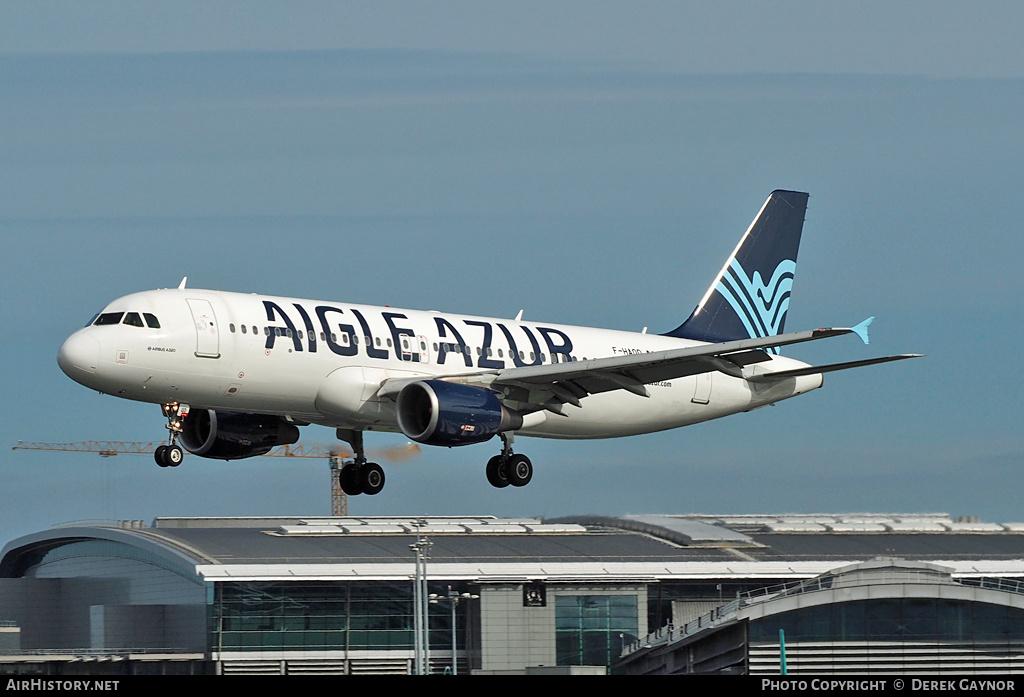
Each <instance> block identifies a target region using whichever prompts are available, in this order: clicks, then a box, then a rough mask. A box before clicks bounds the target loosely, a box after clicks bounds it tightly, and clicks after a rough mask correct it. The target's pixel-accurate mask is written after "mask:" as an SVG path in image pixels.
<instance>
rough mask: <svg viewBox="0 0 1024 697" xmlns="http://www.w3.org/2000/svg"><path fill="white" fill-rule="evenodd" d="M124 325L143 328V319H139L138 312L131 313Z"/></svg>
mask: <svg viewBox="0 0 1024 697" xmlns="http://www.w3.org/2000/svg"><path fill="white" fill-rule="evenodd" d="M124 323H125V324H127V325H129V326H132V327H141V326H142V318H141V317H139V313H138V312H129V313H128V314H127V315H125V316H124Z"/></svg>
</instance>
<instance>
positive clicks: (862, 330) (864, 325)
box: [850, 317, 875, 344]
mask: <svg viewBox="0 0 1024 697" xmlns="http://www.w3.org/2000/svg"><path fill="white" fill-rule="evenodd" d="M874 321H875V318H874V317H868V318H867V319H866V320H864V321H863V322H861V323H860V324H858V325H857V326H856V327H850V331H852V332H853V333H854V334H856V335H857V336H859V337H860V340H861V341H863V342H864V343H865V344H870V343H871V342H870V341H868V327H870V326H871V323H872V322H874Z"/></svg>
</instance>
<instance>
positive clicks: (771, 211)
mask: <svg viewBox="0 0 1024 697" xmlns="http://www.w3.org/2000/svg"><path fill="white" fill-rule="evenodd" d="M806 212H807V194H805V193H800V192H798V191H773V192H772V193H771V195H770V196H769V197H768V200H767V201H765V203H764V206H762V207H761V212H760V213H758V214H757V217H756V218H755V219H754V222H753V223H751V224H750V227H749V228H748V229H747V232H746V234H744V235H743V239H741V240H740V243H739V244H738V245H737V246H736V249H735V250H733V253H732V255H731V256H730V257H729V259H728V260H727V261H726V262H725V266H723V267H722V270H721V272H720V273H719V274H718V277H717V278H715V281H714V283H712V284H711V287H710V288H708V290H707V292H706V293H705V294H704V297H703V298H702V299H701V301H700V304H698V305H697V308H696V309H695V310H694V311H693V313H692V314H691V315H690V317H689V319H687V320H686V321H685V322H683V323H682V324H681V325H679V326H678V327H676V328H675V329H673V330H672V331H670V332H667V333H666V336H677V337H680V338H684V339H695V340H697V341H707V342H714V343H718V342H721V341H735V340H738V339H749V338H754V337H763V336H775V335H776V334H781V333H782V331H783V327H784V326H785V324H786V312H787V310H789V296H790V292H791V290H792V288H793V274H794V272H795V271H796V253H797V250H798V249H799V247H800V233H801V232H802V231H803V226H804V214H805V213H806Z"/></svg>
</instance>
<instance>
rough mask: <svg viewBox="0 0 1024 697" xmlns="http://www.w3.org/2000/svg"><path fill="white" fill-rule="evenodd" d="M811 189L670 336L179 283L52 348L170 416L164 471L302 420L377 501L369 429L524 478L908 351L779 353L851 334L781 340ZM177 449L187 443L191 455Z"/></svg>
mask: <svg viewBox="0 0 1024 697" xmlns="http://www.w3.org/2000/svg"><path fill="white" fill-rule="evenodd" d="M806 208H807V194H805V193H799V192H794V191H775V192H773V193H772V194H771V195H770V196H769V197H768V200H767V201H766V202H765V204H764V206H763V207H762V208H761V211H760V212H759V213H758V215H757V217H756V218H755V219H754V222H753V223H752V224H751V225H750V227H749V229H748V230H747V231H746V233H745V234H744V235H743V238H742V239H741V240H740V242H739V244H738V245H737V246H736V249H735V250H734V251H733V253H732V254H731V255H730V256H729V258H728V260H727V261H726V263H725V266H723V267H722V270H721V272H720V273H719V274H718V276H717V277H716V278H715V280H714V282H713V283H712V284H711V286H710V288H708V291H707V293H706V294H705V295H704V297H703V299H701V301H700V303H699V304H698V305H697V308H696V309H695V310H694V311H693V313H692V314H691V315H690V317H689V318H688V319H687V320H686V321H685V322H684V323H683V324H681V325H680V326H679V327H677V328H676V329H674V330H672V331H670V332H667V333H665V334H660V335H658V334H648V333H646V331H645V332H643V333H639V334H638V333H635V332H625V331H614V330H608V329H594V328H589V327H573V326H565V325H559V324H551V323H547V322H529V321H525V320H523V319H521V315H522V313H520V316H517V317H516V318H515V319H500V318H493V317H472V316H466V315H458V314H450V313H441V312H422V311H416V310H401V309H395V308H390V307H368V306H363V305H352V304H349V303H337V302H326V301H320V300H303V299H296V298H281V297H268V296H263V295H248V294H242V293H226V292H220V291H209V290H195V289H191V288H187V287H186V285H185V281H184V280H182V282H181V285H180V286H178V287H177V288H175V289H164V290H151V291H145V292H142V293H135V294H133V295H128V296H125V297H123V298H119V299H117V300H115V301H114V302H112V303H110V304H109V305H108V306H107V307H105V308H104V309H103V311H102V312H100V313H99V314H97V315H96V316H95V317H94V318H93V319H92V320H91V321H90V322H89V324H88V325H86V327H85V328H83V329H80V330H79V331H77V332H75V333H74V334H72V335H71V336H70V337H69V338H68V339H67V341H65V342H64V345H63V346H61V348H60V352H59V353H58V355H57V362H58V364H59V365H60V367H61V369H62V370H63V371H64V372H65V373H66V374H67V375H68V377H70V378H71V379H73V380H75V381H76V382H79V383H81V384H82V385H85V386H86V387H90V388H92V389H95V390H98V391H100V392H102V393H106V394H111V395H115V396H117V397H123V398H125V399H133V400H137V401H141V402H152V403H155V404H160V405H162V407H163V413H164V416H165V417H166V418H167V422H168V423H167V428H168V430H169V436H168V442H167V444H166V445H162V446H160V448H158V450H157V452H156V461H157V463H158V464H159V465H161V466H165V467H166V466H172V467H174V466H177V465H178V464H179V463H180V462H181V460H182V457H183V453H182V447H181V446H184V448H185V449H186V450H188V451H189V452H191V453H194V454H196V455H200V456H202V457H208V458H218V459H224V460H233V459H238V458H244V457H251V456H254V455H260V454H263V453H265V452H267V451H268V450H270V449H271V448H272V447H274V446H276V445H282V444H287V443H294V442H296V441H297V440H298V438H299V430H298V428H297V427H298V426H304V425H308V424H319V425H322V426H329V427H331V428H335V429H337V436H338V438H339V439H341V440H343V441H346V442H347V443H349V444H350V445H351V446H352V448H353V450H354V452H355V458H354V461H353V462H352V463H351V464H348V465H346V466H345V467H344V468H342V469H341V471H340V474H339V479H340V484H341V486H342V488H343V489H344V490H345V491H346V492H347V493H349V494H359V493H365V494H376V493H378V492H380V490H381V489H382V488H383V486H384V472H383V470H382V469H381V467H380V466H379V465H378V464H376V463H372V462H367V459H366V456H365V450H364V448H363V438H362V435H363V431H371V430H380V431H401V432H402V433H404V434H405V435H406V436H408V437H409V438H411V439H413V440H415V441H418V442H420V443H426V444H429V445H442V446H449V447H451V446H457V445H470V444H473V443H482V442H484V441H486V440H490V439H491V438H492V437H493V436H495V435H497V436H499V437H500V438H501V440H502V443H503V447H502V450H501V453H500V454H499V455H496V456H494V457H492V458H491V459H490V461H489V462H488V463H487V479H488V481H489V482H490V483H491V484H492V485H494V486H496V487H504V486H507V485H509V484H511V485H513V486H524V485H525V484H527V483H528V482H529V481H530V479H531V477H532V476H533V465H532V464H531V463H530V460H529V459H528V458H527V457H526V456H524V455H521V454H515V453H513V451H512V444H513V437H514V436H515V435H522V436H538V437H542V438H613V437H617V436H630V435H635V434H639V433H650V432H653V431H662V430H665V429H670V428H678V427H680V426H687V425H689V424H694V423H698V422H701V421H708V420H710V419H717V418H719V417H722V416H727V415H729V414H736V413H738V412H743V411H750V410H751V409H756V408H758V407H762V406H765V405H769V404H774V403H775V402H778V401H780V400H783V399H788V398H790V397H795V396H796V395H799V394H803V393H805V392H808V391H810V390H813V389H815V388H818V387H821V385H822V373H825V372H829V371H832V370H842V369H845V368H853V367H857V366H862V365H869V364H873V363H882V362H886V361H893V360H899V359H903V358H911V357H914V355H916V354H903V355H897V356H886V357H882V358H873V359H866V360H859V361H852V362H847V363H837V364H832V365H824V366H809V365H807V364H806V363H801V362H800V361H796V360H793V359H792V358H786V357H783V356H781V355H778V352H779V348H780V347H782V346H787V345H789V344H796V343H800V342H803V341H813V340H816V339H822V338H826V337H831V336H837V335H840V334H847V333H851V332H852V333H856V334H858V335H859V336H860V337H861V339H862V340H863V341H864V343H867V325H868V324H869V323H870V321H871V320H870V319H869V320H865V321H864V322H862V323H861V324H859V325H857V326H856V327H853V328H833V329H815V330H811V331H804V332H797V333H790V334H784V333H782V330H783V325H784V322H785V319H786V312H787V309H788V307H789V298H790V290H791V288H792V284H793V272H794V270H795V268H796V256H797V249H798V246H799V243H800V235H801V231H802V229H803V222H804V214H805V211H806ZM179 443H180V445H179Z"/></svg>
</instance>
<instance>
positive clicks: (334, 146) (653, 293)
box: [0, 2, 1024, 541]
mask: <svg viewBox="0 0 1024 697" xmlns="http://www.w3.org/2000/svg"><path fill="white" fill-rule="evenodd" d="M1022 15H1024V10H1022V9H1020V7H1019V6H1018V5H1017V4H1015V3H999V2H991V3H980V4H971V5H967V4H960V3H941V2H938V3H936V2H928V3H914V2H908V3H899V4H897V5H896V6H895V7H893V6H891V5H890V4H888V3H871V2H865V3H857V4H842V5H836V4H831V3H811V2H778V3H739V2H736V3H729V2H724V3H687V2H666V3H659V2H649V3H643V2H640V3H636V2H631V3H610V2H609V3H601V2H586V3H584V2H580V3H573V2H545V3H530V2H524V3H508V4H496V3H471V2H465V3H461V2H441V3H387V2H376V3H335V2H330V3H327V2H324V3H317V2H309V3H299V4H291V3H289V4H288V5H287V6H285V5H283V4H278V3H253V2H248V3H216V4H209V3H198V2H197V3H188V2H180V3H173V4H168V3H147V2H132V3H113V2H112V3H102V2H100V3H89V4H87V5H86V4H79V3H71V2H49V3H47V2H32V3H16V2H15V3H4V4H3V5H0V241H2V242H3V250H4V252H3V255H2V257H0V272H2V274H3V279H4V281H3V283H4V286H3V287H4V294H3V298H4V301H5V302H4V303H3V310H2V312H3V326H4V327H5V328H6V331H5V332H3V333H2V334H0V343H2V348H3V352H4V356H5V358H6V360H5V361H4V362H3V369H2V372H0V381H2V383H0V387H2V389H3V394H4V395H5V396H6V399H7V409H6V413H7V418H6V419H4V420H3V421H2V422H0V434H2V436H3V438H2V439H0V445H2V444H9V445H14V444H15V443H16V442H17V441H18V440H47V441H75V440H83V439H88V438H96V439H125V440H154V439H159V438H161V437H163V433H164V429H163V423H162V420H161V418H160V416H159V411H158V409H157V407H155V406H147V405H141V404H135V403H129V402H123V401H120V400H117V399H114V398H112V397H104V396H101V395H97V394H93V393H90V392H89V391H88V390H85V389H84V388H82V387H80V386H78V385H76V384H74V383H72V382H71V381H70V380H68V379H67V378H66V377H65V376H64V375H63V374H62V373H61V372H60V371H59V369H58V368H57V366H56V363H55V360H54V357H55V354H56V351H57V348H58V347H59V345H60V343H61V341H62V340H63V338H64V337H65V336H67V335H68V334H70V333H71V332H72V331H73V330H74V329H76V328H77V327H79V326H80V325H81V324H83V323H84V322H85V321H86V320H87V319H88V318H89V317H90V316H92V314H93V313H94V312H96V311H97V310H98V309H99V308H100V307H102V306H103V305H105V304H106V303H107V302H109V301H110V300H111V299H113V298H115V297H118V296H120V295H123V294H126V293H129V292H133V291H136V290H140V289H146V288H152V287H167V286H174V285H177V283H178V282H179V281H180V279H181V277H182V276H184V275H188V276H189V283H190V285H193V286H196V287H211V288H221V289H225V290H238V291H252V292H263V293H272V294H281V295H295V296H299V297H313V298H325V299H336V300H344V301H348V302H362V303H370V304H391V305H393V306H399V307H401V306H405V307H414V308H424V309H440V310H453V311H459V312H466V313H473V314H483V315H495V316H505V317H512V316H514V315H515V313H516V312H518V311H519V309H521V308H523V309H525V312H526V316H527V317H532V318H537V319H544V320H547V321H552V322H561V323H567V324H581V325H595V326H607V327H614V328H621V329H636V330H639V329H641V328H642V327H643V326H649V327H650V329H651V331H667V330H669V329H671V328H673V327H675V326H676V325H678V323H679V322H680V321H681V320H682V319H683V318H685V317H686V315H688V314H689V312H690V310H691V309H692V308H693V305H694V304H695V303H696V301H697V300H698V299H699V298H700V296H701V294H702V293H703V292H704V289H705V288H706V287H707V285H708V283H709V282H710V281H711V279H712V277H713V276H714V274H715V273H716V272H717V271H718V269H719V268H720V266H721V264H722V262H723V260H724V258H725V256H726V255H727V254H728V253H729V252H730V251H731V250H732V248H733V246H734V245H735V243H736V240H737V239H738V237H739V235H740V234H741V233H742V231H743V229H744V228H745V227H746V225H747V224H748V223H749V221H750V219H751V218H752V217H753V215H754V214H755V213H756V211H757V210H758V208H759V206H760V205H761V203H763V201H764V199H765V197H766V196H767V194H768V193H769V192H770V191H771V190H772V189H775V188H791V189H800V190H804V191H808V192H810V194H811V199H810V208H809V211H808V215H807V222H806V224H805V228H804V241H803V246H802V249H801V254H800V259H799V263H798V273H797V277H796V281H795V284H794V296H793V302H792V305H791V311H790V315H789V319H788V322H787V329H790V330H798V329H805V328H813V327H818V326H831V325H850V324H853V323H855V322H858V321H859V320H861V319H863V318H864V317H866V316H869V315H875V316H877V318H878V319H877V320H876V323H875V324H874V325H873V326H872V339H873V340H872V344H871V346H869V347H863V346H861V345H860V344H859V342H857V341H856V340H855V339H850V338H848V339H835V340H831V341H828V342H819V343H818V344H815V345H803V346H799V347H793V348H792V349H791V350H790V351H788V353H789V354H790V355H793V356H794V357H797V358H800V359H804V360H810V361H817V362H833V361H840V360H853V359H856V358H861V357H867V356H873V355H881V354H886V353H901V352H920V353H925V354H928V356H927V358H923V359H919V360H916V361H911V362H905V363H901V364H894V365H885V366H877V367H874V368H866V369H862V370H858V371H848V372H846V373H842V374H834V375H830V376H828V377H827V379H826V382H825V388H824V389H822V390H818V391H816V392H815V393H812V394H811V395H808V396H805V397H802V398H801V399H798V400H792V401H790V402H786V403H781V404H779V405H778V406H776V407H774V408H770V409H762V410H759V411H757V412H754V413H751V414H746V415H739V416H736V417H732V418H729V419H725V420H721V421H719V422H714V423H710V424H703V425H699V426H695V427H690V428H687V429H682V430H677V431H671V432H667V433H662V434H655V435H650V436H643V437H637V438H628V439H620V440H611V441H594V442H550V441H542V440H528V439H521V440H520V441H518V442H517V446H518V449H519V450H521V451H523V452H525V453H527V454H529V455H530V457H531V458H532V459H533V461H534V463H535V466H536V468H537V473H536V475H535V478H534V481H533V482H532V483H531V485H530V486H529V487H526V488H524V489H522V490H503V491H497V490H493V489H491V488H490V487H489V486H488V485H487V484H486V482H485V480H484V476H483V465H484V463H485V462H486V460H487V458H488V457H490V455H492V454H493V452H496V449H497V447H498V446H497V445H496V444H495V443H489V444H487V445H480V446H473V447H469V448H462V449H453V450H447V449H433V448H428V449H425V450H424V452H423V453H422V455H421V456H420V457H419V458H417V459H416V460H414V461H412V462H410V463H403V464H397V465H391V466H387V465H386V471H387V474H388V486H387V488H386V489H385V491H384V492H383V493H382V494H381V495H379V496H377V497H373V498H370V497H365V496H364V497H358V498H354V499H352V501H351V503H350V510H351V511H352V512H353V513H358V514H365V515H387V514H462V513H464V514H497V515H512V516H519V515H539V516H555V515H566V514H571V513H600V514H611V515H614V514H623V513H674V512H704V513H714V512H718V513H736V512H757V513H771V512H775V513H779V512H819V511H827V512H851V511H870V512H893V511H900V512H908V511H909V512H935V511H943V512H949V513H951V514H954V515H979V516H981V517H982V518H984V519H986V520H991V521H1000V522H1007V521H1012V520H1022V519H1024V513H1022V512H1021V511H1020V505H1019V496H1018V495H1017V493H1018V491H1019V487H1020V482H1021V480H1022V477H1021V467H1022V465H1024V447H1022V443H1021V435H1020V428H1019V425H1018V423H1019V421H1020V416H1021V411H1022V405H1021V397H1020V394H1021V387H1022V379H1021V371H1020V369H1019V367H1018V365H1017V361H1016V355H1017V351H1016V349H1017V347H1018V346H1019V344H1020V339H1021V333H1022V332H1021V326H1022V324H1024V303H1022V301H1021V298H1022V297H1024V292H1022V290H1024V288H1022V285H1024V283H1022V281H1021V274H1020V272H1019V271H1018V267H1019V259H1020V258H1021V256H1022V252H1024V242H1022V236H1021V234H1020V231H1021V223H1020V221H1021V220H1022V218H1024V215H1022V214H1024V204H1022V203H1021V196H1020V189H1021V184H1022V181H1021V179H1022V178H1021V175H1020V154H1021V153H1022V152H1024V130H1022V129H1021V128H1020V125H1019V116H1020V114H1021V113H1024V54H1022V53H1021V52H1020V51H1019V48H1018V45H1017V44H1018V42H1017V38H1018V37H1017V36H1016V35H1015V33H1014V30H1013V29H1014V28H1015V27H1019V26H1021V24H1022V20H1024V16H1022ZM332 435H333V434H332V433H331V432H330V431H328V430H327V429H318V428H316V427H310V428H307V429H305V430H304V437H303V440H304V441H306V442H314V443H329V442H331V438H332ZM401 442H403V439H402V438H401V437H400V436H396V435H379V436H374V437H372V438H371V442H370V445H371V446H372V445H374V444H380V445H394V444H398V443H401ZM8 447H9V446H8ZM492 451H493V452H492ZM327 477H328V474H327V468H326V463H322V462H319V461H315V460H280V459H267V458H259V459H253V460H248V461H242V462H233V463H220V462H214V461H206V460H202V459H200V458H196V457H189V458H187V459H186V462H185V464H184V465H183V466H182V467H179V468H178V469H177V470H174V471H167V470H161V469H158V468H157V467H156V466H155V465H154V464H153V463H152V461H151V459H150V458H148V457H145V456H119V457H117V458H111V459H101V458H99V457H97V456H95V455H89V454H49V453H31V452H23V451H13V452H12V451H10V450H9V449H0V539H2V540H4V541H7V540H9V539H11V538H12V537H14V536H16V535H20V534H25V533H28V532H31V531H34V530H37V529H39V528H41V527H45V526H48V525H50V524H54V523H59V522H63V521H68V520H75V519H91V518H137V519H142V520H146V521H149V520H151V519H152V518H153V517H155V516H158V515H325V514H327V513H328V511H329V495H328V494H329V490H328V479H327Z"/></svg>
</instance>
